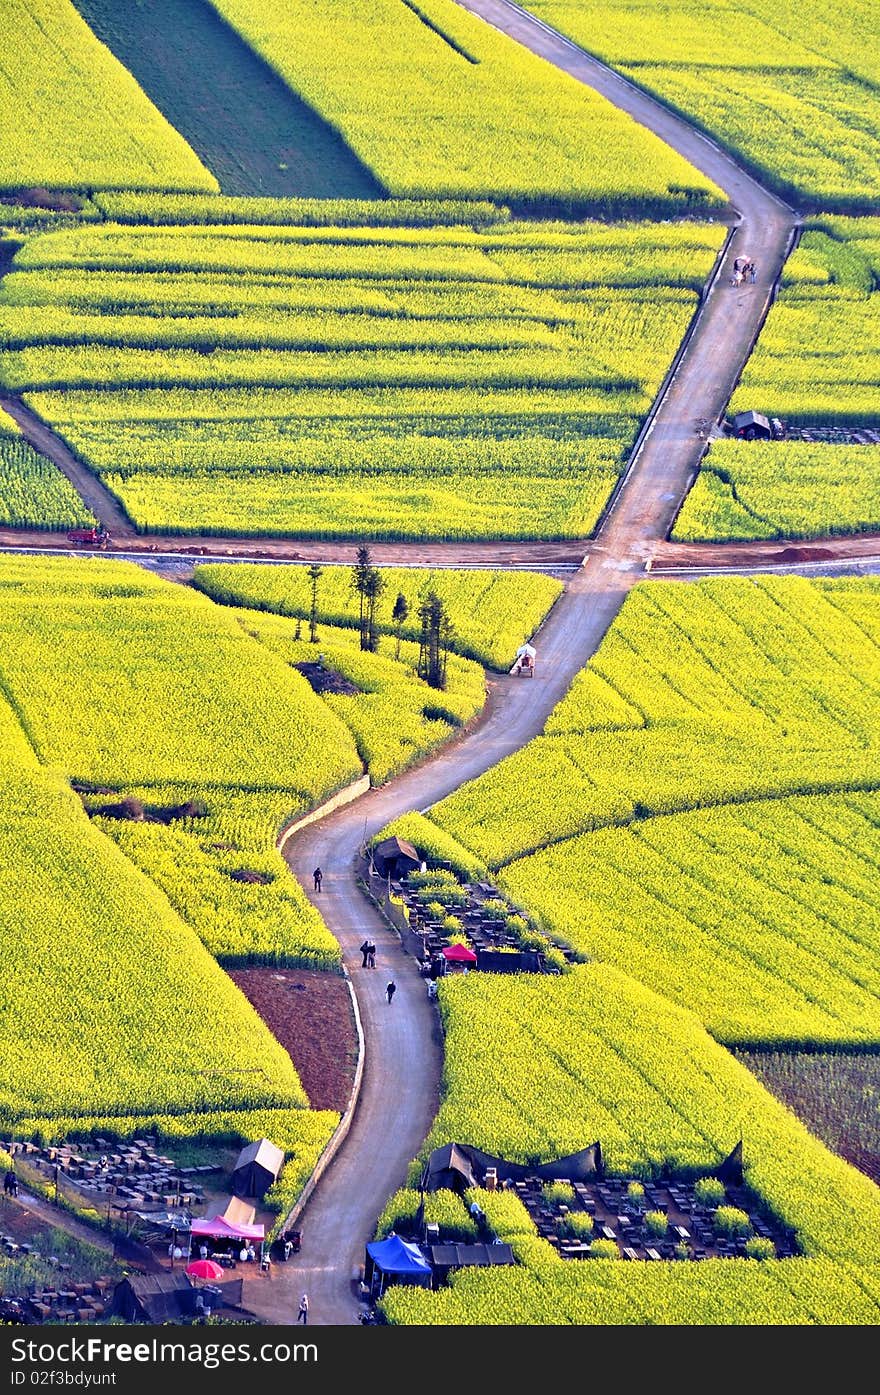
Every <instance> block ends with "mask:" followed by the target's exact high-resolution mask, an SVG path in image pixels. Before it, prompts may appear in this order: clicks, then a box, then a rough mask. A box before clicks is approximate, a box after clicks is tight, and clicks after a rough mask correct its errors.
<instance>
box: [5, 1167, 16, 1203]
mask: <svg viewBox="0 0 880 1395" xmlns="http://www.w3.org/2000/svg"><path fill="white" fill-rule="evenodd" d="M3 1190H4V1192H5V1193H6V1195H7V1196H18V1178H17V1177H16V1175H15V1168H14V1167H11V1168H10V1169H9V1171H8V1172H7V1174H6V1176H5V1177H4V1178H3Z"/></svg>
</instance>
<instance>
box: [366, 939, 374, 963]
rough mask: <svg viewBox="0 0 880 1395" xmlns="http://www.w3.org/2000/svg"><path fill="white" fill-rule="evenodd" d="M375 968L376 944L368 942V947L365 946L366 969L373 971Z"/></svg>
mask: <svg viewBox="0 0 880 1395" xmlns="http://www.w3.org/2000/svg"><path fill="white" fill-rule="evenodd" d="M375 967H376V942H375V940H370V943H369V945H368V946H367V968H368V969H375Z"/></svg>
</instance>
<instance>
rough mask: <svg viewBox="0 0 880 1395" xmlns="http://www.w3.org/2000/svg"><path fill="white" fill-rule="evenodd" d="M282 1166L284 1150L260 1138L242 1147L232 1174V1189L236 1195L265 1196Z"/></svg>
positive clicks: (266, 1139)
mask: <svg viewBox="0 0 880 1395" xmlns="http://www.w3.org/2000/svg"><path fill="white" fill-rule="evenodd" d="M283 1166H284V1152H283V1150H282V1149H281V1148H278V1147H276V1145H275V1144H274V1143H270V1142H269V1140H268V1138H261V1139H259V1141H258V1142H256V1143H248V1145H247V1146H246V1147H245V1148H242V1150H241V1152H240V1153H239V1155H238V1161H237V1162H236V1164H235V1171H234V1172H233V1174H232V1190H233V1192H234V1193H235V1195H236V1196H257V1197H260V1196H265V1195H266V1192H267V1191H268V1190H269V1188H270V1187H271V1185H272V1183H273V1182H275V1181H277V1180H278V1174H279V1172H280V1171H281V1169H282V1167H283Z"/></svg>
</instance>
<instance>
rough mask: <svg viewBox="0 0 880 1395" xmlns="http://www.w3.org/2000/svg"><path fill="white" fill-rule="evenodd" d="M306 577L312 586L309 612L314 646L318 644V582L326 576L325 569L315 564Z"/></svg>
mask: <svg viewBox="0 0 880 1395" xmlns="http://www.w3.org/2000/svg"><path fill="white" fill-rule="evenodd" d="M306 575H307V576H308V578H309V581H310V582H311V584H312V606H311V610H310V611H309V639H310V641H311V643H312V644H317V643H318V582H319V581H320V580H321V577H322V576H323V575H324V568H323V567H319V566H318V564H317V562H313V563H312V565H311V566H310V567H309V569H308V572H307V573H306Z"/></svg>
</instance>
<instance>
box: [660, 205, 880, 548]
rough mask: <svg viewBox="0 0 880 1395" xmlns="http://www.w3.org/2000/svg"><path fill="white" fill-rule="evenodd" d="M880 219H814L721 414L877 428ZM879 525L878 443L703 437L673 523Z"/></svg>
mask: <svg viewBox="0 0 880 1395" xmlns="http://www.w3.org/2000/svg"><path fill="white" fill-rule="evenodd" d="M878 276H880V220H878V219H876V218H835V217H830V216H827V217H823V218H818V219H814V220H813V222H812V224H811V225H810V227H809V228H808V230H807V232H806V233H805V234H804V236H803V238H802V240H801V243H800V245H799V247H798V248H797V251H795V252H794V254H793V255H792V256H791V257H790V259H789V261H788V263H787V265H786V268H785V272H784V274H783V282H782V291H781V293H780V295H779V298H778V300H777V301H776V303H775V304H774V306H773V308H772V309H771V311H770V314H769V316H768V318H767V322H766V324H765V326H764V328H763V330H762V331H761V336H760V338H759V340H758V344H757V347H756V348H755V351H754V353H753V354H752V356H751V358H750V359H749V361H748V363H747V364H746V367H745V369H744V371H743V374H742V379H741V381H740V384H739V386H738V387H737V389H736V391H735V393H734V395H733V398H732V399H731V403H730V407H729V410H728V414H729V415H730V414H733V413H736V412H740V411H750V410H753V411H759V412H763V413H764V414H765V415H767V416H775V417H780V418H782V420H783V421H785V422H786V424H787V425H790V426H793V427H799V426H820V427H837V428H841V429H842V428H846V427H859V426H874V425H876V424H877V422H878V421H880V388H878V385H877V355H878V352H880V294H878V292H877V283H878V280H877V278H878ZM878 526H880V447H878V446H875V445H869V444H868V445H846V444H838V443H836V442H831V441H799V440H782V441H778V442H742V441H731V440H720V441H715V442H713V443H712V445H711V446H710V449H709V451H708V453H707V454H706V456H705V458H704V460H703V465H702V468H701V470H700V473H699V475H698V476H697V480H696V483H695V484H694V487H693V489H692V490H691V492H690V494H689V495H688V497H687V499H686V500H685V503H684V506H683V508H682V510H681V512H680V513H679V515H678V518H677V519H676V521H675V526H674V528H673V531H672V537H673V538H674V539H676V540H679V541H683V542H692V541H707V542H724V541H728V540H731V539H737V538H812V537H823V536H827V535H828V534H832V533H858V532H862V531H866V530H872V529H876V528H877V527H878Z"/></svg>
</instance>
